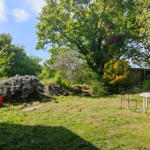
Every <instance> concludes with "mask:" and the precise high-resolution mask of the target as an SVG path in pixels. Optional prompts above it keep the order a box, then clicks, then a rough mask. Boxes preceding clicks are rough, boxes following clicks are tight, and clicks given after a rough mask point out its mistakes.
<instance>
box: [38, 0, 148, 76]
mask: <svg viewBox="0 0 150 150" xmlns="http://www.w3.org/2000/svg"><path fill="white" fill-rule="evenodd" d="M136 10H137V7H135V2H134V0H130V1H129V0H128V1H125V0H111V1H110V0H80V1H79V0H59V1H57V0H47V5H46V6H45V7H43V9H42V12H41V14H40V17H39V18H38V19H39V21H40V22H39V23H38V24H37V38H38V43H37V45H36V49H37V50H38V49H45V46H46V45H47V44H50V45H51V47H52V48H51V50H50V52H51V53H53V50H54V49H59V48H61V47H68V48H70V49H72V50H74V51H76V52H77V53H78V54H79V55H80V57H82V58H83V59H86V61H87V64H88V65H89V67H90V68H92V69H93V70H94V71H95V72H97V73H98V74H103V68H104V64H105V63H106V62H108V61H110V60H111V59H112V58H113V57H114V56H116V57H117V59H119V58H120V57H124V58H126V59H131V60H132V61H133V63H136V64H140V63H141V61H143V60H145V59H147V58H148V55H149V53H148V52H149V47H148V46H147V45H146V44H143V45H144V48H145V49H146V51H143V50H142V46H143V45H142V44H141V39H142V38H143V36H139V35H140V29H141V26H142V25H141V24H139V23H138V22H136ZM139 58H140V59H139Z"/></svg>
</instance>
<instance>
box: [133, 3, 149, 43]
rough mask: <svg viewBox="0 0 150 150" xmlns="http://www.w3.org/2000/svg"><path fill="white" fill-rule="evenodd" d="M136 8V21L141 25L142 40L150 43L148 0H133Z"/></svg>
mask: <svg viewBox="0 0 150 150" xmlns="http://www.w3.org/2000/svg"><path fill="white" fill-rule="evenodd" d="M135 1H136V6H135V7H137V8H138V9H137V11H136V21H137V22H138V23H139V24H140V25H141V26H142V27H141V28H140V33H141V35H144V38H143V41H146V42H148V43H149V44H150V36H149V34H150V30H149V28H150V1H149V0H135Z"/></svg>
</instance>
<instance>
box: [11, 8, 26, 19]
mask: <svg viewBox="0 0 150 150" xmlns="http://www.w3.org/2000/svg"><path fill="white" fill-rule="evenodd" d="M12 13H13V15H14V17H15V21H16V22H25V21H26V20H27V19H28V18H29V14H28V13H27V12H26V11H25V10H23V9H19V8H16V9H13V12H12Z"/></svg>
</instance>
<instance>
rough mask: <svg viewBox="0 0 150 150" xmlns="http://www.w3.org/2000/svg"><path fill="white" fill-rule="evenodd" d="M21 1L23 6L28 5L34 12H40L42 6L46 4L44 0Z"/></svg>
mask: <svg viewBox="0 0 150 150" xmlns="http://www.w3.org/2000/svg"><path fill="white" fill-rule="evenodd" d="M21 3H22V5H24V6H26V5H29V7H30V8H31V9H32V11H34V12H36V13H40V12H41V10H42V7H43V6H45V4H46V1H45V0H21Z"/></svg>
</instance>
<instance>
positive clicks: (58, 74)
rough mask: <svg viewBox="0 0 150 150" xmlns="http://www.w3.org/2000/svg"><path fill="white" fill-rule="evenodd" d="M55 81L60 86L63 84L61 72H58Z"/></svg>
mask: <svg viewBox="0 0 150 150" xmlns="http://www.w3.org/2000/svg"><path fill="white" fill-rule="evenodd" d="M55 83H56V84H58V85H60V86H61V85H62V75H61V73H57V74H56V75H55Z"/></svg>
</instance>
